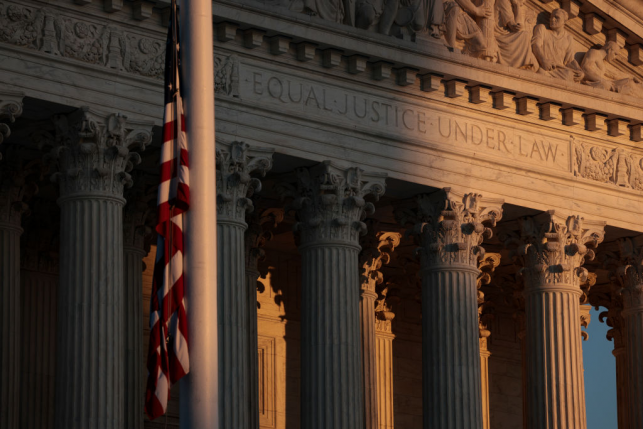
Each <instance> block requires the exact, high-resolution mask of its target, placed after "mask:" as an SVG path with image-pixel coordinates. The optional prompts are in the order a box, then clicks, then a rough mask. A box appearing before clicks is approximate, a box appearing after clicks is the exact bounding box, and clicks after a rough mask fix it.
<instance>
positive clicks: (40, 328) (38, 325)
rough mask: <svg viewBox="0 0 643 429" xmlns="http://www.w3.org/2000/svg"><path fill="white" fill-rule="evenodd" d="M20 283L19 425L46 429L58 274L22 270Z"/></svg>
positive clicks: (49, 412)
mask: <svg viewBox="0 0 643 429" xmlns="http://www.w3.org/2000/svg"><path fill="white" fill-rule="evenodd" d="M21 284H22V310H23V311H22V335H21V336H22V356H21V361H22V362H23V365H22V367H21V379H20V384H21V387H22V388H21V389H20V427H21V428H22V429H49V428H51V427H52V426H53V424H54V379H55V370H56V290H57V286H58V276H56V275H52V274H45V273H38V272H33V271H23V272H22V281H21Z"/></svg>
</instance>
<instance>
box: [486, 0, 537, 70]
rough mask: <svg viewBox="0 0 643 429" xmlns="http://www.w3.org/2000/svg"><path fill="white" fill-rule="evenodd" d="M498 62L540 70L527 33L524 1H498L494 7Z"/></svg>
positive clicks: (529, 32) (528, 32)
mask: <svg viewBox="0 0 643 429" xmlns="http://www.w3.org/2000/svg"><path fill="white" fill-rule="evenodd" d="M494 13H495V19H496V28H495V37H496V43H497V45H498V52H499V54H498V62H499V63H500V64H506V65H508V66H512V67H517V68H521V69H527V70H533V71H537V70H538V61H537V60H536V57H534V54H533V52H532V50H531V31H527V30H528V29H527V28H526V22H525V21H526V19H525V8H524V0H496V3H495V7H494Z"/></svg>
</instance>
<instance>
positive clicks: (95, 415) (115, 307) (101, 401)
mask: <svg viewBox="0 0 643 429" xmlns="http://www.w3.org/2000/svg"><path fill="white" fill-rule="evenodd" d="M54 122H55V125H56V136H55V146H54V149H53V150H52V157H53V158H54V159H55V160H56V161H57V164H58V165H57V166H58V171H59V172H58V173H56V174H54V176H53V179H54V180H56V181H57V182H58V183H59V185H60V198H59V200H58V204H59V205H60V208H61V230H60V287H59V293H58V326H57V329H58V331H57V332H58V334H57V349H56V352H57V353H56V354H57V358H56V405H55V408H56V417H55V425H54V427H55V428H57V429H80V428H83V429H85V428H88V427H92V428H97V429H107V428H118V429H120V428H123V427H124V411H123V400H124V395H125V383H124V380H125V379H124V362H123V356H124V350H123V347H124V345H125V341H124V338H123V332H124V331H123V320H124V319H123V311H124V300H123V205H124V203H125V200H124V199H123V187H124V186H126V185H130V184H131V177H130V175H129V173H128V171H129V170H131V168H132V165H133V163H136V161H138V160H140V156H139V155H138V154H136V153H130V150H131V149H133V148H139V149H142V148H145V146H146V145H147V144H148V143H149V142H150V141H151V133H150V131H149V130H150V129H151V124H145V127H146V128H145V129H142V128H134V126H135V124H133V123H129V124H128V123H127V120H126V118H125V117H124V116H120V115H116V114H113V115H103V114H99V113H96V112H93V111H91V110H89V109H88V108H81V109H79V110H77V111H76V112H74V113H72V114H69V115H65V116H56V117H55V118H54Z"/></svg>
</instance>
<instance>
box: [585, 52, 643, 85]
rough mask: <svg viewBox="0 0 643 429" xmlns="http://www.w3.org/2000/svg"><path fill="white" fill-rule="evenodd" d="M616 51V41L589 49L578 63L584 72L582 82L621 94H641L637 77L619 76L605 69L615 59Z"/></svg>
mask: <svg viewBox="0 0 643 429" xmlns="http://www.w3.org/2000/svg"><path fill="white" fill-rule="evenodd" d="M618 51H620V47H619V46H618V43H616V42H607V43H606V44H605V46H603V47H602V48H600V49H590V50H589V51H588V52H587V53H586V54H585V57H584V58H583V61H582V62H581V65H580V66H581V68H582V69H583V72H585V76H584V77H583V80H582V83H584V84H585V85H589V86H593V87H596V88H602V89H606V90H608V91H614V92H620V93H622V94H628V95H640V94H643V86H642V85H641V82H640V81H639V80H638V79H637V78H630V77H625V78H619V77H618V76H616V75H615V74H614V73H613V72H611V71H609V70H608V69H607V67H606V65H607V64H609V63H611V62H612V61H614V60H615V59H616V57H617V56H618Z"/></svg>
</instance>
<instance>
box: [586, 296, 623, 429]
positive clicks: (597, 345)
mask: <svg viewBox="0 0 643 429" xmlns="http://www.w3.org/2000/svg"><path fill="white" fill-rule="evenodd" d="M601 311H603V309H602V308H601ZM598 314H599V312H598V311H596V310H594V309H592V312H591V315H592V321H591V323H590V324H589V327H588V328H587V332H588V333H589V340H587V341H583V364H584V366H585V401H586V404H587V429H616V428H617V426H618V425H617V418H616V368H615V363H614V356H613V355H612V350H613V349H614V344H613V343H612V342H611V341H608V340H607V339H606V338H605V334H606V333H607V331H608V329H609V327H608V326H607V325H606V324H605V323H601V322H599V320H598Z"/></svg>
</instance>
